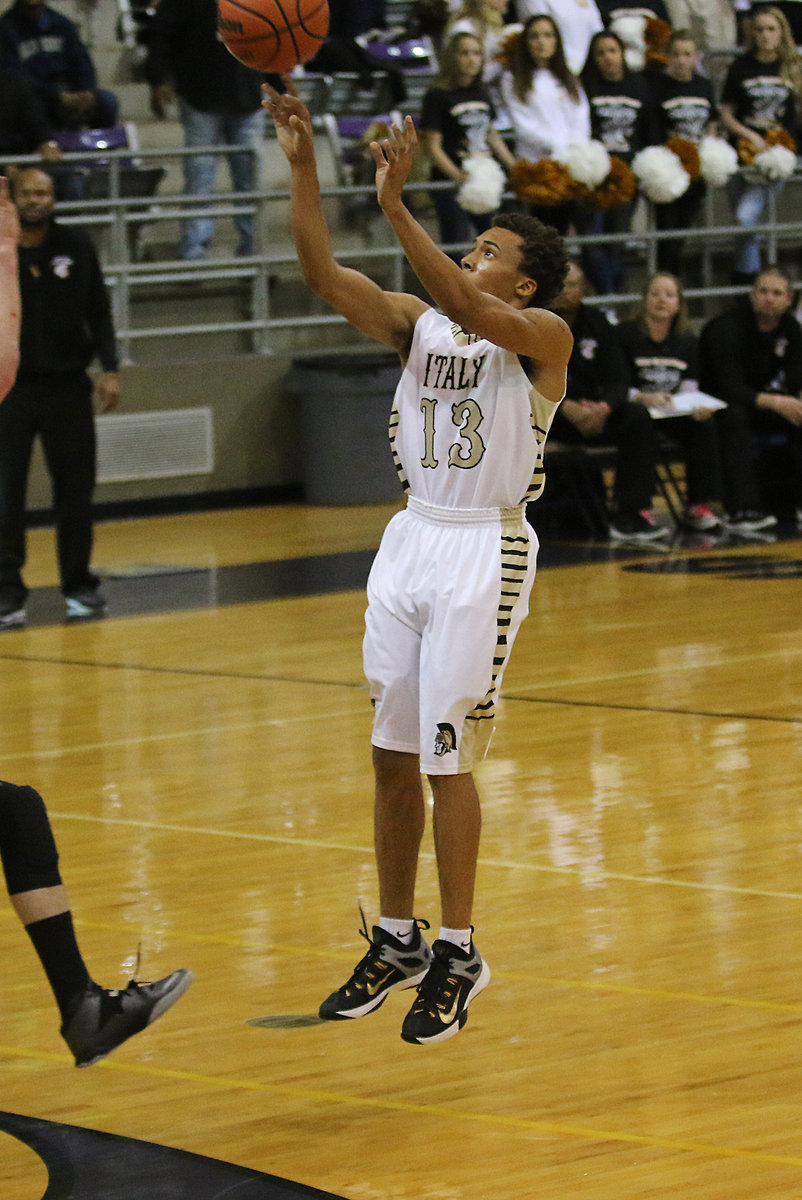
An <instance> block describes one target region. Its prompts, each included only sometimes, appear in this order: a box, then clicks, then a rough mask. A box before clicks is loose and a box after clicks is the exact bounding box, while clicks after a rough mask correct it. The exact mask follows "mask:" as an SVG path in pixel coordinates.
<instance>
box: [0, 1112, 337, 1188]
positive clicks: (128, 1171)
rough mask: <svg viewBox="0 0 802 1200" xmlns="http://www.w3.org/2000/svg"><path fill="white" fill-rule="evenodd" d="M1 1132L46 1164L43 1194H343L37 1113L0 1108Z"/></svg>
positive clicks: (187, 1151) (191, 1152)
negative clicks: (29, 1115)
mask: <svg viewBox="0 0 802 1200" xmlns="http://www.w3.org/2000/svg"><path fill="white" fill-rule="evenodd" d="M0 1131H2V1132H3V1133H7V1134H8V1135H9V1136H11V1137H13V1138H16V1139H17V1141H19V1142H21V1143H22V1144H23V1145H26V1146H28V1147H29V1148H30V1150H32V1151H33V1153H34V1154H36V1155H37V1157H38V1158H39V1160H40V1161H41V1162H42V1164H43V1165H44V1167H45V1170H46V1171H47V1174H48V1183H47V1188H46V1190H45V1192H44V1194H43V1196H42V1198H41V1200H70V1198H74V1200H79V1198H80V1200H171V1198H173V1197H178V1196H192V1197H193V1198H194V1200H224V1197H227V1196H228V1197H234V1196H235V1195H236V1196H237V1197H241V1198H242V1200H301V1198H305V1200H345V1198H344V1197H342V1196H339V1195H335V1193H334V1192H324V1191H321V1190H320V1189H319V1188H315V1187H311V1186H308V1185H306V1184H303V1183H295V1182H294V1181H293V1180H290V1179H282V1178H281V1177H279V1176H278V1175H269V1174H266V1173H265V1172H263V1171H257V1170H255V1169H253V1168H250V1167H243V1166H240V1165H239V1164H237V1163H232V1162H227V1161H226V1160H225V1159H216V1158H211V1157H209V1156H208V1155H203V1154H198V1153H195V1152H193V1151H191V1150H180V1149H178V1148H177V1147H173V1146H163V1145H160V1144H159V1143H158V1142H151V1141H143V1140H141V1139H138V1138H132V1137H127V1136H125V1135H123V1134H115V1133H106V1132H102V1131H100V1130H96V1129H87V1128H85V1127H83V1126H80V1125H68V1124H64V1123H62V1122H60V1121H49V1120H46V1119H45V1118H42V1117H27V1116H22V1115H19V1114H17V1113H12V1112H4V1111H0Z"/></svg>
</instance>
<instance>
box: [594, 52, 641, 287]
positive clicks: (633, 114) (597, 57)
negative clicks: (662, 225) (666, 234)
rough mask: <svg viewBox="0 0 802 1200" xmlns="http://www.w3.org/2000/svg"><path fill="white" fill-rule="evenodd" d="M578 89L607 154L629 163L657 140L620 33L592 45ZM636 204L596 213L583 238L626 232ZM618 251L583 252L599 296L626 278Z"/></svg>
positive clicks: (611, 248)
mask: <svg viewBox="0 0 802 1200" xmlns="http://www.w3.org/2000/svg"><path fill="white" fill-rule="evenodd" d="M582 85H583V87H584V89H585V94H586V95H587V98H588V103H589V104H590V129H591V134H592V136H593V137H594V138H596V139H597V140H598V141H600V142H601V143H602V145H603V146H605V147H606V149H607V150H608V151H609V153H610V154H611V155H615V157H616V158H620V159H623V161H624V162H626V163H630V162H631V161H632V159H633V158H634V157H635V155H636V154H637V152H638V151H639V150H642V149H643V147H644V146H648V145H650V144H651V143H652V142H653V141H654V140H655V136H656V135H655V131H654V116H653V114H654V109H653V100H652V96H651V93H650V91H649V88H648V85H647V83H646V80H645V78H644V76H643V75H642V74H641V73H640V72H636V71H630V69H629V67H628V66H627V63H626V58H625V56H624V43H623V42H622V41H621V39H620V37H619V36H618V34H616V33H613V32H612V31H611V30H606V29H604V30H602V31H601V33H597V34H595V35H594V37H593V40H592V41H591V43H590V51H589V53H588V62H587V66H586V67H585V70H584V71H583V72H582ZM634 206H635V201H634V199H633V200H631V201H628V202H627V203H626V204H619V205H616V206H615V207H614V208H609V209H604V210H596V211H595V212H593V213H592V214H591V215H590V218H589V222H588V224H587V225H586V226H585V227H584V229H583V232H586V233H594V234H598V233H626V232H627V231H628V230H629V227H630V223H631V221H632V211H633V208H634ZM622 249H623V248H622V246H621V245H620V244H615V245H610V246H605V245H591V246H587V247H586V249H585V252H584V254H585V266H586V270H587V273H588V277H589V279H590V281H591V283H592V285H593V287H594V288H595V290H596V292H598V293H599V295H607V294H609V293H611V292H617V291H619V289H620V285H621V280H622V277H623V274H624V268H623V264H622V259H621V255H622Z"/></svg>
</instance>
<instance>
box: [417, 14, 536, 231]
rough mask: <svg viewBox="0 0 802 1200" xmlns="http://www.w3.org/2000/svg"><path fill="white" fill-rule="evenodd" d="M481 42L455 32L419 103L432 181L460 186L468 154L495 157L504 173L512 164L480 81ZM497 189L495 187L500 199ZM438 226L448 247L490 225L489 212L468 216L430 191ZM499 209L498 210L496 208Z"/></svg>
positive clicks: (450, 195)
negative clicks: (430, 83) (503, 167)
mask: <svg viewBox="0 0 802 1200" xmlns="http://www.w3.org/2000/svg"><path fill="white" fill-rule="evenodd" d="M482 61H483V60H482V43H481V42H480V41H479V39H478V37H477V36H476V35H475V34H473V33H456V34H454V36H453V37H452V38H451V39H450V41H449V42H448V43H447V45H446V47H445V49H444V51H443V53H442V55H441V59H440V62H441V69H440V74H439V76H438V78H437V82H436V84H435V86H434V87H432V88H430V89H429V91H428V92H427V93H426V95H425V96H424V99H423V111H422V113H421V119H420V131H421V136H422V141H423V145H424V148H425V149H426V151H427V153H428V155H429V158H430V159H431V163H432V168H431V179H432V180H433V181H436V180H444V179H451V180H453V181H454V182H455V183H463V182H464V181H465V178H466V175H465V170H464V167H463V163H464V161H465V159H466V158H467V157H468V156H469V155H486V156H488V157H489V156H490V154H491V153H492V154H494V155H495V156H496V158H498V159H499V161H500V162H502V163H503V164H504V165H505V166H506V167H507V168H509V167H511V166H512V164H513V162H514V161H515V160H514V159H513V157H512V155H511V154H510V151H509V150H508V149H507V146H506V145H505V143H504V141H503V139H502V137H501V134H500V133H499V132H498V130H497V129H496V128H495V126H494V125H493V119H494V117H495V110H494V108H493V102H492V100H491V99H490V93H489V92H488V90H487V88H486V86H485V84H484V83H483V82H482ZM500 192H501V189H500V188H499V197H498V199H499V200H500V199H501V195H500ZM432 200H433V202H434V206H435V209H436V211H437V217H438V221H439V223H440V241H441V242H442V243H444V244H446V245H450V244H452V243H454V242H466V241H468V240H471V239H472V237H473V235H474V234H476V233H482V232H483V231H484V230H485V229H488V228H489V227H490V225H491V224H492V216H493V209H492V208H490V207H489V208H488V210H487V211H486V212H482V213H477V212H466V211H465V210H464V209H463V208H462V207H461V206H460V203H459V197H458V195H457V194H455V192H453V191H451V190H448V191H446V190H444V189H438V190H436V191H433V192H432ZM496 207H497V205H496Z"/></svg>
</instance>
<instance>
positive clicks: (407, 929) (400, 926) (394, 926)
mask: <svg viewBox="0 0 802 1200" xmlns="http://www.w3.org/2000/svg"><path fill="white" fill-rule="evenodd" d="M379 929H383V930H384V932H385V933H389V934H391V935H392V936H393V937H394V938H397V939H398V941H399V942H403V943H404V945H405V946H409V945H411V944H412V938H413V936H414V934H415V922H414V920H412V921H404V920H400V919H398V918H396V917H380V918H379Z"/></svg>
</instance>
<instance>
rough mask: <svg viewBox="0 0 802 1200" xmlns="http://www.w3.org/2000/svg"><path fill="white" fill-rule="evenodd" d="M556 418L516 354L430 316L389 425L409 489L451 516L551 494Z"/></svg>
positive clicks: (420, 326)
mask: <svg viewBox="0 0 802 1200" xmlns="http://www.w3.org/2000/svg"><path fill="white" fill-rule="evenodd" d="M457 339H458V340H457ZM466 341H467V342H468V344H467V345H466V344H458V342H459V343H465V342H466ZM556 409H557V405H556V404H554V403H552V402H551V401H549V400H546V398H545V397H544V396H542V395H541V394H540V392H538V391H537V390H536V389H535V388H533V387H532V384H531V382H530V381H529V379H528V378H527V376H526V373H525V372H524V369H523V367H522V366H521V363H520V360H519V358H518V355H517V354H514V353H512V351H510V350H502V349H501V347H499V346H496V345H494V344H493V342H489V341H487V340H486V339H484V338H478V339H477V338H476V335H474V334H466V333H465V332H464V331H463V330H462V329H460V327H459V326H458V325H454V324H452V322H451V320H450V318H449V317H446V316H444V315H443V314H442V313H439V312H437V311H436V310H435V309H432V308H430V309H428V310H427V311H426V312H425V313H424V314H423V315H422V316H421V317H419V318H418V320H417V322H416V325H415V332H414V335H413V338H412V348H411V350H410V354H409V359H408V361H407V364H406V366H405V368H404V371H403V373H402V375H401V379H400V380H399V383H398V387H397V389H396V393H395V400H394V402H393V411H392V416H391V419H390V441H391V443H392V447H393V455H394V458H395V463H396V467H397V468H398V473H399V475H400V477H401V481H402V483H403V485H404V487H405V488H407V489H408V490H409V491H410V494H411V495H413V496H416V497H417V498H418V499H419V500H423V501H425V502H426V503H428V504H434V505H438V506H439V507H442V508H512V507H514V506H516V505H519V504H522V503H524V501H526V500H533V499H534V498H535V497H536V496H539V495H540V493H541V491H542V490H543V484H544V482H545V479H544V474H543V449H544V446H545V444H546V435H547V433H548V431H549V426H550V425H551V421H552V417H553V416H554V413H555V411H556Z"/></svg>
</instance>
